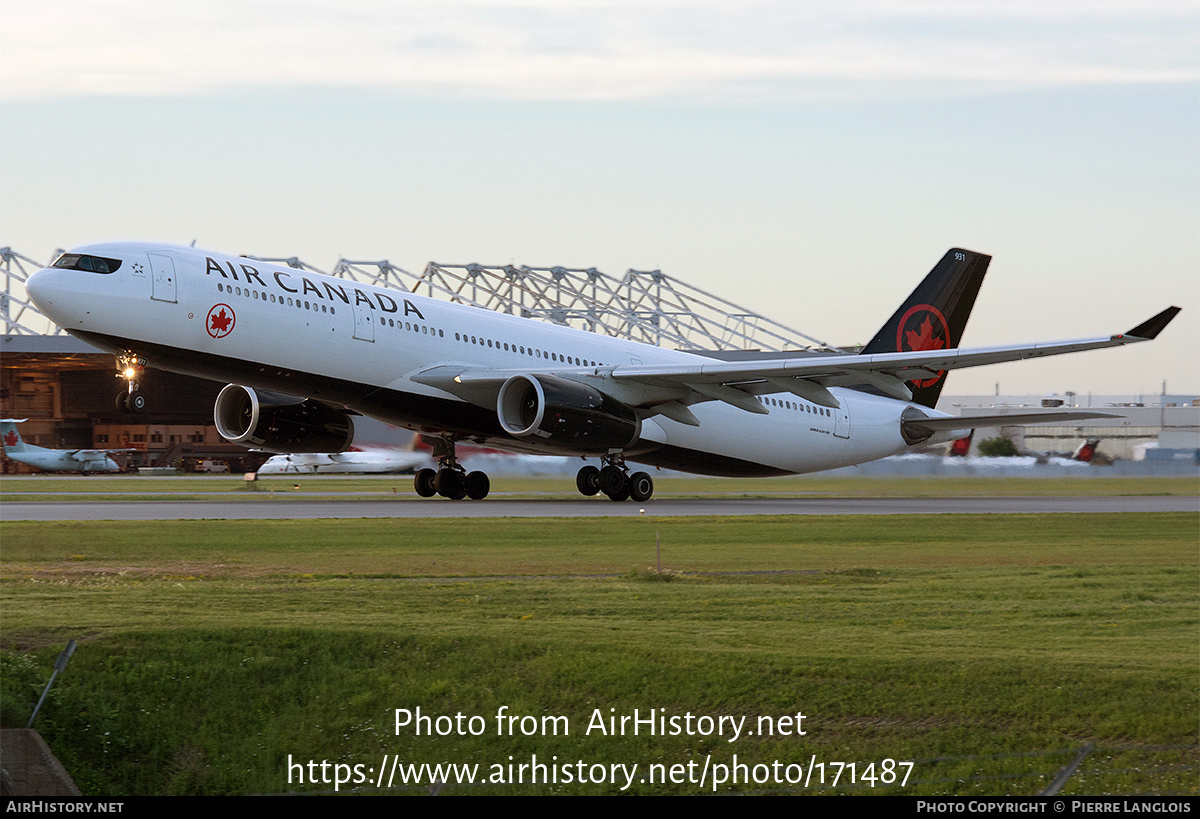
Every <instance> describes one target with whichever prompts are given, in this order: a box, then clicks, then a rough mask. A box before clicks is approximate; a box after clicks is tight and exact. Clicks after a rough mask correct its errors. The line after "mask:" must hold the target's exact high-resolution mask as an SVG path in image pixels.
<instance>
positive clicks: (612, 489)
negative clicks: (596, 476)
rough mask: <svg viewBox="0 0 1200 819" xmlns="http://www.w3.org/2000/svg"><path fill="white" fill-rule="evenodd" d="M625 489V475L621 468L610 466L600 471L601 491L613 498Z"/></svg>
mask: <svg viewBox="0 0 1200 819" xmlns="http://www.w3.org/2000/svg"><path fill="white" fill-rule="evenodd" d="M624 488H625V473H624V472H623V471H621V469H620V467H616V466H612V465H611V464H610V465H609V466H606V467H604V468H603V469H601V470H600V491H601V492H603V493H604V494H605V495H608V496H609V497H612V496H613V494H614V493H617V492H620V491H621V490H622V489H624Z"/></svg>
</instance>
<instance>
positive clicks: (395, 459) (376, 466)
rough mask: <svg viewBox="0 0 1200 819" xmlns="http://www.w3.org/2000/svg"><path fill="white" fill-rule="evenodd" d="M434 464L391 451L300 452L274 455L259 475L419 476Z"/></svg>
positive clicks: (421, 457) (415, 454)
mask: <svg viewBox="0 0 1200 819" xmlns="http://www.w3.org/2000/svg"><path fill="white" fill-rule="evenodd" d="M431 463H433V459H432V458H431V457H430V456H429V453H428V452H405V451H403V450H399V449H394V448H390V447H361V448H355V449H352V450H350V451H347V452H301V453H295V454H292V455H273V456H272V457H270V458H268V459H267V460H266V463H264V464H263V465H262V466H260V467H259V468H258V474H259V475H293V474H297V473H300V474H309V475H311V474H314V473H316V474H322V475H334V474H344V473H355V474H383V473H395V472H410V473H411V472H416V471H417V470H418V469H420V468H422V467H426V466H428V465H429V464H431Z"/></svg>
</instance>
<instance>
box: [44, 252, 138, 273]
mask: <svg viewBox="0 0 1200 819" xmlns="http://www.w3.org/2000/svg"><path fill="white" fill-rule="evenodd" d="M120 266H121V260H120V259H109V258H107V257H104V256H85V255H83V254H82V253H64V254H63V255H61V256H59V257H58V259H56V260H55V262H54V264H53V265H52V267H60V268H63V269H64V270H86V271H88V272H89V273H114V272H116V270H117V269H118V268H120Z"/></svg>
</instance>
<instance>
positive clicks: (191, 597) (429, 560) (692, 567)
mask: <svg viewBox="0 0 1200 819" xmlns="http://www.w3.org/2000/svg"><path fill="white" fill-rule="evenodd" d="M1088 483H1090V482H1088ZM1198 533H1200V519H1198V517H1197V516H1196V515H1194V514H1114V515H1094V516H1081V515H995V516H988V515H978V516H975V515H944V516H938V517H932V518H929V517H910V516H894V517H877V516H872V517H820V518H792V517H776V518H772V517H754V518H671V519H653V518H637V519H611V518H609V519H580V520H549V519H543V520H528V519H526V520H515V519H499V520H497V519H493V520H462V521H454V522H452V523H451V524H450V525H447V523H446V522H445V521H436V520H430V521H423V520H345V521H340V520H321V521H294V522H293V521H283V522H275V521H264V522H249V521H239V522H221V521H205V522H199V521H190V522H166V523H163V522H157V523H116V522H105V523H86V524H83V523H4V524H0V544H2V549H0V558H2V561H0V584H2V585H0V589H2V591H3V599H2V601H0V626H2V627H0V644H2V647H3V653H2V654H0V659H2V661H3V663H4V665H3V668H2V669H0V670H2V671H3V673H0V693H2V694H3V699H2V705H3V709H2V712H0V713H2V716H3V721H4V724H5V725H6V726H8V725H14V724H20V725H23V724H24V720H25V719H26V718H27V716H28V713H29V711H28V709H29V704H30V703H31V702H32V701H34V700H35V699H36V696H37V694H38V693H40V689H41V686H42V685H44V682H45V679H47V678H48V677H49V672H50V666H51V664H52V663H53V660H54V657H55V656H56V655H57V653H58V651H59V650H60V649H61V647H62V646H63V645H64V644H65V643H66V641H67V639H69V638H76V639H78V640H79V648H78V650H77V651H76V653H75V656H74V658H73V659H72V661H71V665H70V667H69V668H68V670H67V672H66V673H65V674H64V675H62V676H61V677H60V681H59V683H58V684H56V689H55V691H54V693H52V695H51V697H50V700H49V702H48V703H47V705H46V706H44V707H43V712H42V713H41V714H40V715H39V717H38V723H37V727H38V728H39V730H40V731H41V732H42V734H43V735H44V736H45V737H46V738H47V741H48V742H50V744H51V746H52V748H54V750H55V752H56V753H57V754H58V756H59V758H60V760H61V761H62V762H63V763H64V765H65V766H66V767H67V769H68V770H69V771H70V772H71V773H72V775H73V776H74V777H75V778H76V781H77V783H78V784H79V785H80V786H81V787H82V788H83V789H84V791H85V793H92V794H97V795H102V794H106V795H121V794H167V793H179V794H184V793H214V794H215V793H281V792H314V791H325V790H332V789H333V787H334V785H333V784H332V777H333V775H334V774H333V771H335V769H333V768H329V769H327V773H329V776H330V777H331V781H330V783H328V784H324V783H318V784H311V783H307V782H306V783H304V784H300V783H299V782H298V781H296V779H297V776H298V774H297V770H298V769H297V768H295V767H292V768H290V769H289V765H288V762H289V755H290V758H291V761H292V762H293V763H296V762H298V761H304V762H307V761H309V760H315V761H318V762H319V761H321V760H328V761H329V762H331V763H333V762H337V763H341V764H344V765H346V766H354V765H359V766H362V767H360V768H359V769H358V771H359V773H360V778H361V779H366V780H369V781H367V782H365V783H364V782H360V783H359V786H360V787H363V788H365V789H367V790H368V791H371V790H374V787H375V785H376V782H377V779H376V777H377V776H378V771H379V769H381V768H388V767H389V766H391V764H392V760H393V759H394V758H396V756H398V757H399V758H400V759H401V760H402V761H404V762H413V763H430V764H437V763H459V764H475V765H478V766H479V769H478V776H479V777H480V778H481V779H484V780H486V779H487V778H488V777H489V776H498V775H499V773H503V774H504V780H505V783H504V784H498V783H490V784H474V785H460V784H457V783H456V782H455V781H453V779H451V781H449V782H448V783H447V784H446V786H445V788H444V789H443V791H442V792H443V793H446V794H457V793H488V794H491V793H619V792H621V790H622V787H621V786H622V785H623V784H625V781H626V780H625V779H624V778H623V777H624V776H625V774H623V773H620V772H619V770H618V772H617V774H616V778H617V780H618V782H617V783H616V784H613V782H612V781H611V780H612V776H611V774H613V773H614V771H613V769H612V768H611V767H608V768H605V769H604V770H605V771H606V774H605V777H604V781H603V782H600V783H596V782H587V783H583V784H581V783H579V782H575V781H573V782H569V783H568V782H564V781H563V780H564V779H565V777H566V776H567V774H566V773H565V772H564V771H563V770H557V769H556V771H555V775H556V776H557V777H558V780H559V781H558V782H557V783H550V784H542V783H540V782H539V783H538V784H529V779H528V772H525V773H524V784H515V785H514V784H510V783H509V781H508V780H509V776H508V770H507V768H506V767H505V766H508V765H509V764H510V762H511V763H512V764H513V765H514V766H515V765H519V764H521V763H522V762H524V763H529V762H531V761H532V759H533V757H534V755H536V756H537V760H538V761H539V762H543V763H544V762H551V763H552V764H553V765H559V766H566V765H567V764H568V763H569V765H570V766H571V767H570V768H569V771H570V772H571V774H570V775H571V776H572V778H575V777H576V776H577V773H578V772H579V771H580V770H581V769H580V768H579V767H578V766H577V765H578V763H579V762H581V761H582V763H584V765H583V768H582V770H583V771H589V772H592V773H589V774H588V776H589V777H590V776H592V775H593V774H594V772H598V771H600V770H601V769H600V768H592V767H591V766H592V765H603V766H612V765H626V766H628V765H632V764H634V763H636V764H637V765H638V768H637V770H636V772H635V774H634V777H633V783H632V785H630V786H629V787H628V790H626V792H635V793H712V792H714V786H713V784H712V778H713V774H718V773H720V771H721V768H720V766H721V765H725V766H730V767H731V769H732V766H733V764H734V755H735V754H736V755H737V761H738V762H740V763H743V764H745V765H747V766H748V767H747V768H745V771H744V775H745V778H748V779H749V780H750V781H749V782H743V781H738V782H737V783H736V784H731V783H729V782H728V781H726V782H725V783H723V784H720V785H718V786H717V787H716V788H715V792H718V793H729V792H738V793H746V792H754V793H757V792H777V791H782V792H796V793H806V792H818V793H827V792H830V790H834V791H836V792H851V793H871V792H874V793H912V794H964V795H974V794H1033V793H1037V792H1039V791H1040V790H1041V789H1043V788H1044V787H1045V786H1046V785H1047V784H1048V782H1049V781H1050V780H1051V779H1052V778H1053V777H1054V775H1055V774H1056V773H1057V772H1058V770H1059V769H1060V768H1061V767H1062V766H1064V765H1066V764H1067V763H1068V762H1069V761H1070V760H1071V759H1072V758H1073V757H1074V756H1075V755H1076V753H1077V752H1078V751H1079V750H1080V749H1081V748H1083V747H1085V746H1087V745H1088V744H1090V745H1091V746H1094V747H1093V750H1092V751H1091V753H1090V754H1089V755H1088V757H1087V758H1086V759H1085V760H1084V762H1083V764H1082V765H1081V766H1080V768H1079V771H1078V772H1077V773H1076V774H1075V775H1074V776H1073V777H1072V778H1071V780H1070V781H1069V782H1068V784H1067V787H1066V789H1065V791H1064V792H1065V793H1088V794H1094V793H1186V794H1191V795H1195V794H1196V792H1197V783H1198V780H1200V777H1198V767H1197V763H1198V759H1197V740H1198V737H1197V715H1198V713H1200V710H1198V709H1200V703H1198V699H1197V692H1198V688H1200V660H1198V651H1197V649H1198V647H1200V645H1198V636H1197V635H1198V626H1200V599H1198V587H1200V583H1198V580H1200V567H1198V562H1197V545H1198V541H1200V537H1198ZM656 537H657V538H658V539H659V540H660V541H661V544H662V563H663V568H664V572H663V573H662V574H659V573H658V572H657V571H656V570H655V555H656V553H655V541H656ZM502 706H507V709H508V710H507V712H506V713H508V714H512V715H519V716H528V717H536V718H538V720H537V721H539V725H540V719H541V718H543V717H558V716H561V717H565V718H566V720H565V721H564V722H559V723H546V725H547V726H550V725H554V724H557V725H559V726H562V725H564V724H565V725H566V726H567V727H568V728H569V733H568V734H565V735H563V734H561V733H560V734H559V735H557V736H554V735H541V734H540V731H541V730H542V728H541V727H539V729H538V730H539V733H535V734H534V735H530V736H525V735H522V734H521V733H520V731H519V730H517V732H516V735H515V736H511V735H507V734H506V735H500V734H499V733H498V731H497V723H496V720H495V717H496V714H497V712H498V711H499V710H500V709H501V707H502ZM417 707H419V708H420V709H421V711H422V713H424V714H426V715H430V714H432V715H434V716H437V715H448V716H454V715H456V714H462V715H464V717H470V716H478V717H480V718H481V720H480V721H477V722H476V723H475V726H476V727H478V726H479V725H484V726H485V729H484V730H483V731H482V733H481V734H480V735H478V736H472V735H469V734H468V735H458V734H451V735H448V736H416V735H414V733H413V731H412V729H411V728H410V727H407V726H406V727H402V728H401V729H400V730H399V732H397V729H396V726H395V722H396V717H395V710H396V709H408V710H409V711H412V710H414V709H416V708H417ZM597 709H599V711H598V712H597ZM609 709H614V710H612V711H610V710H609ZM634 709H638V711H639V713H640V715H642V716H643V717H644V716H645V715H646V713H647V712H648V711H654V713H657V714H659V715H662V716H666V717H670V716H677V717H679V718H680V719H681V720H683V719H684V718H685V715H687V714H689V713H690V714H692V715H693V718H698V717H701V716H709V717H713V718H719V717H720V716H726V717H743V716H744V717H746V718H747V719H746V722H745V723H744V725H745V726H746V728H747V729H749V730H751V731H753V732H754V735H753V736H748V735H745V734H742V735H741V736H739V737H738V738H737V739H736V740H735V741H733V742H730V741H728V740H729V738H730V736H729V734H728V733H726V734H725V735H715V734H713V735H708V736H705V735H700V734H693V735H690V736H689V735H686V734H681V735H677V736H647V735H646V734H645V732H644V731H643V732H642V733H641V734H640V735H637V736H633V735H628V734H627V735H623V736H621V735H617V736H609V735H602V734H600V733H598V731H597V730H592V732H591V733H590V734H589V733H587V731H586V729H587V728H588V725H589V721H591V720H592V719H593V718H594V716H595V715H596V714H597V713H599V715H600V716H603V717H608V716H613V715H632V714H633V711H634ZM657 709H665V710H663V711H657ZM797 713H803V714H804V715H805V720H804V722H803V727H804V729H805V731H806V733H805V735H803V736H799V735H795V734H794V730H793V731H789V732H788V735H782V734H781V732H780V731H779V730H776V732H775V735H773V736H767V735H760V733H759V732H758V731H757V730H756V729H757V728H758V718H759V717H772V718H779V717H783V716H787V715H791V716H792V717H795V715H796V714H797ZM520 724H521V723H520V722H518V723H515V725H517V726H519V725H520ZM525 724H526V725H527V726H531V725H533V724H534V723H533V722H530V721H526V723H525ZM443 725H445V723H443ZM727 725H728V723H727ZM763 725H764V727H765V726H766V723H763ZM785 725H786V723H785ZM694 727H696V728H697V729H698V728H699V727H700V723H698V722H697V723H696V725H695V726H694ZM792 728H793V729H794V728H795V723H794V722H793V723H792ZM385 755H386V756H385ZM509 757H512V759H511V760H510V759H509ZM553 757H557V760H553V759H552V758H553ZM885 760H898V761H902V762H905V763H907V762H912V763H913V764H912V767H911V771H909V770H908V768H907V766H904V767H900V768H897V767H895V766H894V765H893V766H892V767H890V768H888V767H887V765H890V764H891V763H885ZM776 761H778V763H779V764H778V765H776V766H775V767H774V768H772V767H771V766H772V765H773V764H774V763H775V762H776ZM689 763H690V764H691V765H692V768H691V769H690V770H689V769H688V767H687V766H688V765H689ZM822 763H824V764H823V765H822ZM843 763H854V764H855V767H854V769H853V776H854V780H855V781H854V782H853V784H851V783H850V782H849V780H850V778H851V769H850V767H848V765H844V764H843ZM872 763H874V764H872ZM706 764H707V765H708V768H707V770H705V769H704V767H703V766H704V765H706ZM495 765H500V766H501V767H500V768H494V767H493V766H495ZM655 765H657V766H659V767H658V768H654V769H651V767H650V766H655ZM755 765H760V766H763V767H759V768H755V767H754V766H755ZM789 765H790V766H792V767H790V768H789V767H787V766H789ZM672 766H680V767H679V768H676V769H675V772H676V774H677V776H676V779H677V780H679V779H680V778H682V780H683V781H674V782H672V781H669V780H670V773H671V772H672ZM868 766H869V767H868ZM289 770H291V772H292V774H293V781H292V782H291V783H289V781H288V775H289ZM343 770H344V771H346V772H353V771H354V769H353V768H352V767H348V768H346V769H343ZM885 770H886V771H888V772H889V775H890V774H893V773H894V774H897V775H898V776H899V777H900V778H903V777H904V775H905V774H907V783H906V784H905V786H904V787H903V788H900V787H899V786H898V784H897V783H896V782H892V783H891V784H888V780H887V778H886V776H885V775H884V772H885ZM368 771H371V773H370V774H369V775H368V774H367V772H368ZM316 772H317V774H318V778H320V769H319V768H318V769H317V770H316ZM772 772H774V773H777V774H778V775H777V776H775V777H774V778H772V777H771V775H770V774H772ZM798 772H799V773H798ZM444 773H445V772H444ZM521 773H522V772H521V771H520V770H519V769H517V768H514V769H513V778H515V777H516V776H518V775H520V774H521ZM702 773H703V774H704V775H705V782H704V784H703V785H701V784H700V783H699V782H698V781H689V779H688V777H689V775H690V777H691V780H697V779H699V777H700V775H701V774H702ZM756 774H757V775H758V776H759V777H760V778H761V777H762V776H763V775H766V779H765V780H763V781H754V780H755V776H756ZM801 774H802V775H804V776H807V777H808V787H807V788H806V787H805V786H804V785H805V783H804V781H800V782H794V781H793V782H790V783H789V782H788V781H787V780H788V779H789V777H790V778H792V779H795V778H796V777H797V776H798V775H801ZM835 774H836V775H837V776H838V780H839V781H838V783H837V786H836V787H834V785H833V778H834V776H835ZM651 776H655V777H657V779H658V780H661V779H663V778H666V779H668V781H666V782H661V781H654V782H651V781H646V782H642V781H640V780H641V779H648V778H649V777H651ZM864 777H865V779H864ZM443 778H448V777H443ZM822 778H823V779H824V785H823V786H822V785H820V781H821V779H822ZM353 784H355V782H354V781H353V778H352V779H351V782H350V783H349V784H348V785H343V786H340V787H342V788H345V787H349V786H350V785H353ZM385 784H386V782H385ZM428 787H429V786H428V785H427V784H421V785H416V784H409V785H407V786H403V787H402V786H401V785H400V783H399V780H398V779H394V780H393V782H392V790H393V791H398V792H402V793H424V792H426V791H427V790H428Z"/></svg>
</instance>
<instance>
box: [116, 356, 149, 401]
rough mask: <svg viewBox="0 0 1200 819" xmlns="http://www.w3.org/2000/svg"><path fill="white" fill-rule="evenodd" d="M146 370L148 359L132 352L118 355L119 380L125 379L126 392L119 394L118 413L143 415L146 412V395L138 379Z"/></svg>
mask: <svg viewBox="0 0 1200 819" xmlns="http://www.w3.org/2000/svg"><path fill="white" fill-rule="evenodd" d="M145 369H146V359H144V358H142V357H141V356H139V355H138V354H137V353H135V352H133V351H132V350H126V351H125V352H123V353H119V354H118V355H117V378H123V379H125V391H124V392H120V393H117V400H116V406H117V412H122V413H131V414H133V415H141V414H142V413H144V412H145V411H146V404H147V401H146V394H145V393H144V392H142V390H141V388H140V386H139V384H138V379H140V378H141V376H142V373H143V372H144V371H145Z"/></svg>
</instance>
